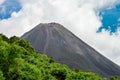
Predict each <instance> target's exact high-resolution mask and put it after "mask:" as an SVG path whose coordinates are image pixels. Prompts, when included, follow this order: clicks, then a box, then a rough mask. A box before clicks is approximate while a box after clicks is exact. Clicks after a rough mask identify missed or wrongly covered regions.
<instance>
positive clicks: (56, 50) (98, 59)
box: [22, 23, 120, 77]
mask: <svg viewBox="0 0 120 80" xmlns="http://www.w3.org/2000/svg"><path fill="white" fill-rule="evenodd" d="M22 38H23V39H26V40H28V41H29V42H30V43H31V44H32V45H33V47H34V48H35V49H36V50H37V51H38V52H44V53H46V54H47V55H48V56H52V57H53V58H54V59H55V60H57V61H58V62H59V63H63V64H67V65H68V66H69V67H70V68H78V69H81V70H91V71H93V72H97V73H99V74H101V75H102V76H105V77H109V76H114V75H117V76H120V67H119V66H118V65H116V64H114V63H113V62H112V61H110V60H108V59H107V58H105V57H104V56H102V55H101V54H99V53H98V52H97V51H96V50H94V49H93V48H92V47H90V46H89V45H87V44H86V43H84V42H83V41H82V40H80V39H79V38H78V37H76V36H75V35H74V34H72V33H71V32H70V31H68V30H67V29H66V28H64V27H63V26H62V25H60V24H57V23H48V24H39V25H38V26H36V27H35V28H34V29H32V30H31V31H29V32H27V33H25V34H24V35H23V36H22Z"/></svg>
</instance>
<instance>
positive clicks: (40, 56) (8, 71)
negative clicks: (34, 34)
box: [0, 34, 120, 80]
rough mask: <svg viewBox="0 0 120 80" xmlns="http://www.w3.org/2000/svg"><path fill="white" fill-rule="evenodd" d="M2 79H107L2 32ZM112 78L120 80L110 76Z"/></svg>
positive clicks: (0, 69) (0, 44) (0, 54)
mask: <svg viewBox="0 0 120 80" xmlns="http://www.w3.org/2000/svg"><path fill="white" fill-rule="evenodd" d="M0 80H107V78H103V77H101V76H100V75H99V74H97V73H93V72H90V71H82V70H78V69H70V68H69V67H68V66H67V65H65V64H60V63H58V62H56V61H55V60H54V59H53V58H52V57H48V56H47V55H45V54H44V53H38V52H36V51H35V49H34V48H33V47H32V46H31V45H30V44H29V42H28V41H26V40H23V39H21V38H19V37H16V36H13V37H10V38H8V37H6V36H5V35H3V34H0ZM110 80H120V78H119V77H117V76H115V77H110Z"/></svg>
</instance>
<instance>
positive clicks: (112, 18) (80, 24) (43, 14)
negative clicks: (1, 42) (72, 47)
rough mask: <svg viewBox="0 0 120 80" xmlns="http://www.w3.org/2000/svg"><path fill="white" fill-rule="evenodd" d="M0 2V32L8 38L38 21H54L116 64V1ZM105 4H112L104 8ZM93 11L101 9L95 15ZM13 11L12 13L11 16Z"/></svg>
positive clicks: (119, 7) (119, 9)
mask: <svg viewBox="0 0 120 80" xmlns="http://www.w3.org/2000/svg"><path fill="white" fill-rule="evenodd" d="M1 1H2V0H0V2H1ZM3 1H4V2H3V3H2V4H1V3H0V33H3V34H5V35H7V36H8V37H10V36H13V35H16V36H21V35H23V34H24V33H25V32H27V31H29V30H30V29H32V28H34V27H35V25H38V24H39V23H49V22H57V23H60V24H62V25H63V26H64V27H66V28H67V29H69V30H70V31H71V32H73V33H74V34H75V35H76V36H78V37H79V38H80V39H82V40H83V41H85V42H86V43H87V44H89V45H90V46H92V47H93V48H95V49H96V50H97V51H99V52H100V53H101V54H103V55H104V56H106V57H108V58H109V59H111V60H113V61H114V62H115V63H118V64H119V65H120V31H118V32H116V30H117V28H118V26H120V21H119V18H120V4H118V3H120V0H3ZM19 1H20V2H19ZM107 6H115V7H114V8H111V9H110V8H109V9H108V7H107ZM105 7H107V8H105ZM103 8H104V9H103ZM101 9H102V10H101ZM96 10H98V11H99V10H101V11H100V14H99V16H98V15H97V14H96ZM19 11H20V12H19ZM13 12H16V14H13V15H12V13H13ZM11 15H12V17H11ZM100 17H102V20H101V21H100ZM101 23H102V26H101ZM103 29H104V30H105V31H102V30H103ZM108 31H110V33H109V32H108ZM98 32H99V33H98ZM111 33H115V34H116V33H117V35H114V34H113V35H110V34H111Z"/></svg>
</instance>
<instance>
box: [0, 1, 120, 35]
mask: <svg viewBox="0 0 120 80" xmlns="http://www.w3.org/2000/svg"><path fill="white" fill-rule="evenodd" d="M21 8H22V6H21V3H20V2H19V0H5V1H4V2H3V3H2V4H1V5H0V20H3V19H8V18H10V17H11V15H12V13H13V12H19V11H20V10H21ZM99 16H101V17H102V26H100V27H99V29H98V31H97V32H101V31H102V30H103V29H104V30H107V31H110V33H114V32H116V30H117V28H118V27H119V26H120V19H119V18H120V4H117V5H116V6H115V7H114V8H111V9H103V10H101V11H100V14H99Z"/></svg>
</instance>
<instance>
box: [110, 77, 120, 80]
mask: <svg viewBox="0 0 120 80" xmlns="http://www.w3.org/2000/svg"><path fill="white" fill-rule="evenodd" d="M110 80H120V77H118V76H111V77H110Z"/></svg>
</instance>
